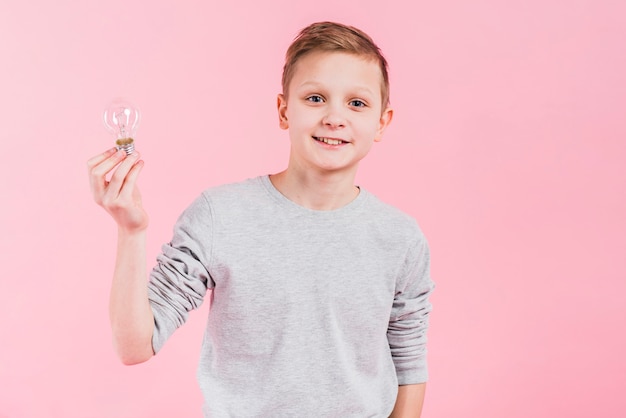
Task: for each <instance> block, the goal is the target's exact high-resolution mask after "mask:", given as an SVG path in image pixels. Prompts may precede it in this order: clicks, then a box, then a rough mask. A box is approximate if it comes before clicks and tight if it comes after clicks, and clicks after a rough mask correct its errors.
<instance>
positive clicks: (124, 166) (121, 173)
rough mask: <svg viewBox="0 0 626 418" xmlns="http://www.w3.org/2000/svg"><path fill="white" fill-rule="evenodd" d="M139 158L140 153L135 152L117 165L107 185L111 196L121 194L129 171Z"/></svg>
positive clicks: (114, 196) (115, 196)
mask: <svg viewBox="0 0 626 418" xmlns="http://www.w3.org/2000/svg"><path fill="white" fill-rule="evenodd" d="M138 159H139V153H138V152H133V153H132V154H130V155H129V156H127V157H126V158H125V159H124V161H122V163H121V164H120V165H119V166H118V167H117V169H116V170H115V172H114V173H113V175H112V176H111V180H110V181H109V184H108V185H107V194H109V196H110V197H113V198H117V196H119V194H120V192H121V190H122V186H123V185H124V181H125V179H126V177H127V176H128V173H129V171H130V169H131V168H133V165H134V164H135V163H136V162H137V160H138Z"/></svg>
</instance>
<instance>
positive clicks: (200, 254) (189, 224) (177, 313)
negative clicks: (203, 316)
mask: <svg viewBox="0 0 626 418" xmlns="http://www.w3.org/2000/svg"><path fill="white" fill-rule="evenodd" d="M211 238H212V216H211V209H210V206H209V204H208V202H207V200H206V198H205V197H204V196H203V195H202V196H200V197H198V198H197V199H196V200H195V201H194V203H192V205H191V206H189V208H187V209H186V210H185V212H183V214H182V215H181V216H180V217H179V219H178V221H177V222H176V225H175V226H174V233H173V237H172V240H171V242H169V243H167V244H165V245H163V247H162V253H161V254H160V255H159V256H158V257H157V264H156V266H155V267H154V268H153V270H152V272H151V273H150V283H149V286H148V292H149V299H150V304H151V306H152V311H153V314H154V322H155V326H154V333H153V337H152V346H153V349H154V352H155V353H156V352H158V351H159V350H160V349H161V348H162V346H163V344H164V343H165V341H166V340H167V339H168V338H169V337H170V336H171V335H172V334H173V333H174V331H175V330H176V329H177V328H178V327H180V326H181V325H183V324H184V323H185V321H186V320H187V317H188V315H189V311H191V310H193V309H195V308H197V307H199V306H200V305H201V304H202V301H203V299H204V296H205V294H206V291H207V288H211V287H213V283H212V280H211V276H210V274H209V272H208V265H209V260H210V257H211V241H212V239H211Z"/></svg>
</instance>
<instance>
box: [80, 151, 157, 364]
mask: <svg viewBox="0 0 626 418" xmlns="http://www.w3.org/2000/svg"><path fill="white" fill-rule="evenodd" d="M116 167H117V168H116ZM142 167H143V161H140V160H139V154H137V153H133V154H131V155H129V156H126V153H125V152H124V151H116V150H115V149H111V150H109V151H106V152H104V153H102V154H100V155H98V156H96V157H94V158H92V159H91V160H89V161H88V163H87V168H88V170H89V181H90V186H91V191H92V193H93V196H94V200H95V201H96V203H98V204H99V205H100V206H102V207H103V208H104V209H105V210H106V211H107V212H108V213H109V214H110V215H111V216H112V217H113V219H114V220H115V222H116V223H117V227H118V243H117V258H116V262H115V270H114V274H113V282H112V286H111V295H110V302H109V314H110V321H111V329H112V331H113V341H114V345H115V348H116V350H117V353H118V356H119V357H120V359H121V360H122V362H123V363H124V364H136V363H141V362H143V361H146V360H148V359H149V358H150V357H152V355H153V354H154V352H153V350H152V332H153V329H154V318H153V315H152V309H151V308H150V303H149V301H148V283H147V271H146V229H147V227H148V215H147V213H146V212H145V210H144V209H143V206H142V204H141V195H140V193H139V189H138V188H137V185H136V183H137V177H138V176H139V172H140V171H141V168H142ZM110 172H113V174H112V175H111V179H110V181H107V180H106V177H107V174H108V173H110Z"/></svg>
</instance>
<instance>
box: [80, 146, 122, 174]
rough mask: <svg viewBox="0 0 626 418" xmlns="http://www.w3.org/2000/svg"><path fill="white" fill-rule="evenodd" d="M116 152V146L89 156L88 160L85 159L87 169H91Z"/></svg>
mask: <svg viewBox="0 0 626 418" xmlns="http://www.w3.org/2000/svg"><path fill="white" fill-rule="evenodd" d="M116 152H117V148H115V147H114V148H110V149H108V150H106V151H104V152H103V153H102V154H98V155H96V156H95V157H92V158H90V159H89V161H87V169H88V170H89V171H91V169H92V168H93V167H95V166H97V165H98V164H100V163H101V162H102V161H104V160H106V159H107V158H109V157H110V156H111V155H113V154H115V153H116Z"/></svg>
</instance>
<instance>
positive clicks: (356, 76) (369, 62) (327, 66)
mask: <svg viewBox="0 0 626 418" xmlns="http://www.w3.org/2000/svg"><path fill="white" fill-rule="evenodd" d="M308 84H321V85H324V86H327V87H346V88H348V87H357V86H358V87H361V88H367V89H371V90H374V91H375V92H376V93H378V94H380V90H381V88H382V84H383V76H382V72H381V70H380V67H379V65H378V63H377V62H376V60H375V59H373V58H371V57H368V56H363V55H357V54H351V53H346V52H334V51H333V52H326V51H316V52H311V53H308V54H306V55H305V56H303V57H301V58H300V59H299V60H298V62H297V63H296V65H295V68H294V72H293V76H292V79H291V80H290V83H289V89H290V90H292V89H298V88H300V87H302V86H304V85H308Z"/></svg>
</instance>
